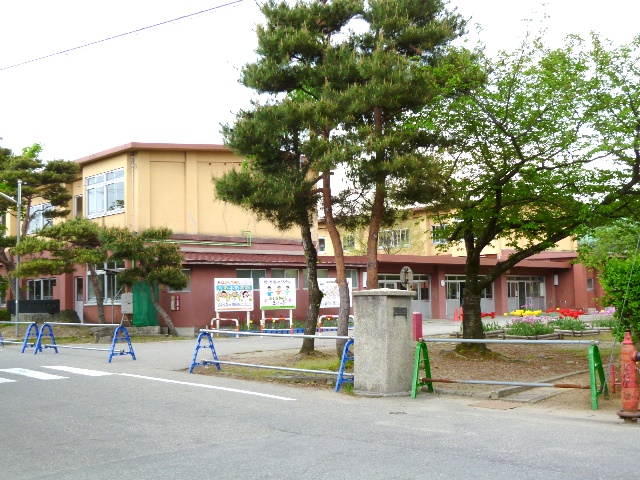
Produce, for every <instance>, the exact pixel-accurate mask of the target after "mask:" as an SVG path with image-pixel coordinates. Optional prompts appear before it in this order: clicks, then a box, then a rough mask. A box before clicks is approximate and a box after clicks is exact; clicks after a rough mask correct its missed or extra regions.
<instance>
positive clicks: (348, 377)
mask: <svg viewBox="0 0 640 480" xmlns="http://www.w3.org/2000/svg"><path fill="white" fill-rule="evenodd" d="M212 333H213V334H226V335H234V336H235V335H242V336H258V337H278V338H313V339H315V340H332V341H335V340H347V343H346V344H345V346H344V349H343V351H342V358H341V361H340V368H339V369H338V371H337V372H334V371H330V370H309V369H304V368H291V367H281V366H278V365H257V364H253V363H240V362H230V361H225V360H220V359H219V358H218V354H217V353H216V349H215V346H214V345H213V337H212V336H211V334H212ZM202 340H206V341H207V343H206V344H204V345H203V344H202ZM353 344H354V341H353V337H345V336H337V335H331V336H319V335H304V334H289V335H285V334H280V333H258V332H236V331H229V330H215V329H202V330H200V334H199V335H198V338H197V340H196V345H195V349H194V351H193V356H192V358H191V365H190V366H189V373H193V369H194V368H195V367H204V366H208V365H215V367H216V369H217V370H220V369H221V368H220V365H236V366H239V367H249V368H263V369H269V370H283V371H289V372H303V373H310V374H316V375H335V376H336V387H335V391H336V392H337V391H339V390H340V387H341V386H342V384H343V383H348V382H353V373H348V372H345V371H344V370H345V367H346V364H347V362H348V361H350V360H351V361H353V357H354V356H353V353H352V351H351V350H350V349H351V348H352V347H353ZM202 348H205V349H209V350H211V355H212V360H200V361H198V352H199V351H200V349H202Z"/></svg>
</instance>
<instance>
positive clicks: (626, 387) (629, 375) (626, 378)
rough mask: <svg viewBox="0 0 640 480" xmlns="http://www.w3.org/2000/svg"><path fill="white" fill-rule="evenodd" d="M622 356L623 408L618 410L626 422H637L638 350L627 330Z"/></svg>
mask: <svg viewBox="0 0 640 480" xmlns="http://www.w3.org/2000/svg"><path fill="white" fill-rule="evenodd" d="M620 357H621V362H622V373H621V377H622V378H621V379H620V383H621V395H620V397H621V400H622V410H620V411H619V412H618V416H619V417H620V418H622V419H624V421H625V423H631V422H637V421H638V418H640V412H639V411H638V401H639V395H638V367H637V365H636V362H637V361H638V351H637V350H636V348H635V346H634V345H633V341H632V340H631V333H630V332H629V331H627V332H625V334H624V340H623V342H622V348H621V349H620Z"/></svg>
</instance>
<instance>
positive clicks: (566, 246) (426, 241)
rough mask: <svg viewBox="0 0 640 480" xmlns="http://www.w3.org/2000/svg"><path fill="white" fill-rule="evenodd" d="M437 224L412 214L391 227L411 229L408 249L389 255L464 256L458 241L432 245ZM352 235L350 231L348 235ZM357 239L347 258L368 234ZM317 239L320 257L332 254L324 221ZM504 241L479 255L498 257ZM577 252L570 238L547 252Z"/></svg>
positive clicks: (359, 252) (362, 246)
mask: <svg viewBox="0 0 640 480" xmlns="http://www.w3.org/2000/svg"><path fill="white" fill-rule="evenodd" d="M433 225H437V222H434V221H433V220H432V219H430V218H427V217H426V216H425V215H424V213H421V212H420V211H416V212H414V215H413V217H412V218H411V219H410V220H408V221H405V222H402V223H399V224H398V225H396V226H394V228H410V229H411V246H410V247H408V248H395V249H393V251H392V252H390V253H393V254H398V255H426V256H431V255H451V256H454V257H457V256H460V257H462V256H466V254H467V253H466V251H465V248H464V244H463V243H462V242H458V244H456V245H453V246H449V247H448V248H446V249H442V248H439V245H438V244H434V243H433V241H432V238H431V232H432V226H433ZM346 233H347V232H341V235H344V234H346ZM348 233H351V232H348ZM353 235H355V238H356V248H355V249H354V250H350V251H345V254H346V255H356V254H357V255H362V254H364V253H365V248H366V235H367V232H366V231H365V230H363V231H359V232H354V233H353ZM318 237H324V238H325V245H326V247H325V253H323V255H329V256H332V255H334V248H333V245H332V243H331V239H330V237H329V232H328V231H327V227H326V224H325V223H324V222H322V223H320V224H319V225H318ZM506 244H507V239H505V238H499V239H496V240H494V241H493V242H491V244H490V245H489V246H487V247H486V248H484V249H483V250H482V255H500V253H501V252H502V250H505V249H511V247H507V245H506ZM524 244H525V242H524V241H522V242H519V245H520V246H524ZM576 250H577V241H575V240H573V239H572V238H565V239H563V240H561V241H560V242H558V243H557V244H556V246H555V247H554V248H551V249H549V250H547V251H559V252H575V251H576ZM378 251H379V252H381V253H384V252H383V250H382V249H379V250H378Z"/></svg>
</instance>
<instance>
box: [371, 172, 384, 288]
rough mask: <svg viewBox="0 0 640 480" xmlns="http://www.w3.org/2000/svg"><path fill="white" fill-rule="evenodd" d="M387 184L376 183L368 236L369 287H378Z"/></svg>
mask: <svg viewBox="0 0 640 480" xmlns="http://www.w3.org/2000/svg"><path fill="white" fill-rule="evenodd" d="M384 197H385V186H384V184H380V183H377V184H376V193H375V197H374V200H373V207H372V209H371V223H370V224H369V237H368V238H367V288H371V289H373V288H378V240H379V239H378V235H379V233H380V223H381V222H382V211H383V209H384Z"/></svg>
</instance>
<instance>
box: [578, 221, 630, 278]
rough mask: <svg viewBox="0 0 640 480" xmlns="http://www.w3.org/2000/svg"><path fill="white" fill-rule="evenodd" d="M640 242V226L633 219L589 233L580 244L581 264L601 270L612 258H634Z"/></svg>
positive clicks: (579, 257) (617, 222) (579, 258)
mask: <svg viewBox="0 0 640 480" xmlns="http://www.w3.org/2000/svg"><path fill="white" fill-rule="evenodd" d="M639 242H640V224H638V222H637V221H634V220H631V219H623V220H617V221H615V222H613V223H612V224H611V225H604V226H602V227H598V228H595V229H591V230H589V231H587V233H586V235H583V236H582V237H581V238H580V240H579V244H578V259H577V261H578V262H579V263H582V264H583V265H586V266H587V267H591V268H594V269H596V270H601V269H602V268H603V267H604V266H605V265H606V263H607V262H608V261H609V259H611V258H620V259H628V258H630V257H632V256H634V255H635V254H636V252H637V250H638V247H639V246H640V245H639Z"/></svg>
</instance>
